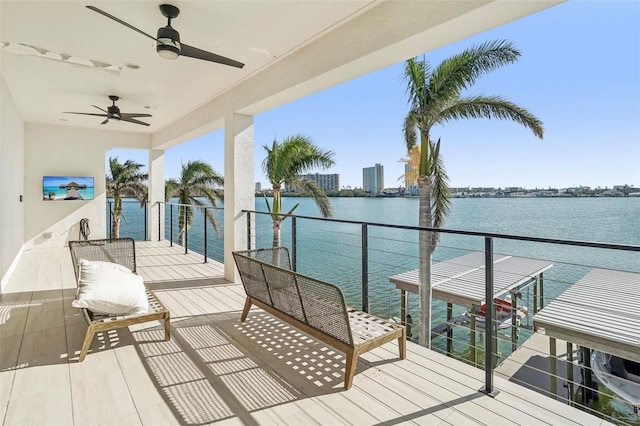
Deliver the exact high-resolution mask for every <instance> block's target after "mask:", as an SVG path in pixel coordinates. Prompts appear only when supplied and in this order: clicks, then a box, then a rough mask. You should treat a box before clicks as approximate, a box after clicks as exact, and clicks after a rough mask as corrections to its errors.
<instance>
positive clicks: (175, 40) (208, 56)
mask: <svg viewBox="0 0 640 426" xmlns="http://www.w3.org/2000/svg"><path fill="white" fill-rule="evenodd" d="M87 9H90V10H93V11H94V12H98V13H99V14H101V15H104V16H106V17H107V18H109V19H113V20H114V21H116V22H118V23H119V24H122V25H124V26H125V27H128V28H130V29H132V30H134V31H136V32H138V33H140V34H142V35H144V36H146V37H149V38H150V39H152V40H155V41H156V51H157V52H158V54H159V55H160V56H161V57H163V58H165V59H177V58H178V56H188V57H190V58H195V59H202V60H203V61H210V62H216V63H219V64H223V65H229V66H232V67H236V68H242V67H244V64H243V63H241V62H238V61H234V60H233V59H229V58H225V57H224V56H220V55H216V54H215V53H211V52H207V51H205V50H201V49H198V48H196V47H192V46H188V45H186V44H182V43H180V33H179V32H178V31H176V30H174V29H173V27H172V26H171V20H172V19H174V18H176V17H177V16H178V15H179V14H180V9H178V8H177V7H175V6H172V5H170V4H161V5H160V12H162V14H163V15H164V16H165V17H166V18H167V20H168V22H167V26H165V27H160V28H158V36H157V37H153V36H151V35H149V34H147V33H145V32H144V31H142V30H139V29H138V28H136V27H134V26H133V25H131V24H128V23H127V22H124V21H123V20H121V19H119V18H116V17H115V16H113V15H111V14H109V13H107V12H105V11H103V10H100V9H98V8H97V7H95V6H87Z"/></svg>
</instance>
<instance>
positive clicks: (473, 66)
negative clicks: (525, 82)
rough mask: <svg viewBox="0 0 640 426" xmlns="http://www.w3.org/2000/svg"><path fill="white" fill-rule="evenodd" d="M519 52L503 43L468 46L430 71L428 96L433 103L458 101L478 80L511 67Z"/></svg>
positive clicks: (506, 42)
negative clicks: (502, 68) (429, 92)
mask: <svg viewBox="0 0 640 426" xmlns="http://www.w3.org/2000/svg"><path fill="white" fill-rule="evenodd" d="M519 57H520V52H519V51H518V50H517V49H515V48H514V47H513V45H512V44H511V43H510V42H508V41H505V40H494V41H489V42H486V43H482V44H479V45H474V46H471V47H470V48H468V49H465V50H464V51H462V52H461V53H459V54H457V55H453V56H451V57H449V58H447V59H445V60H444V61H442V62H441V63H440V65H438V66H437V67H436V69H435V70H434V71H433V77H432V79H431V85H430V89H431V93H432V95H433V97H434V98H437V99H444V100H447V99H452V98H455V97H458V96H459V95H460V93H461V91H462V90H464V89H468V88H469V87H471V86H472V85H473V84H475V82H476V81H477V80H478V78H480V77H481V76H482V75H484V74H487V73H489V72H491V71H493V70H495V69H497V68H499V67H502V66H505V65H508V64H511V63H514V62H516V61H517V60H518V58H519Z"/></svg>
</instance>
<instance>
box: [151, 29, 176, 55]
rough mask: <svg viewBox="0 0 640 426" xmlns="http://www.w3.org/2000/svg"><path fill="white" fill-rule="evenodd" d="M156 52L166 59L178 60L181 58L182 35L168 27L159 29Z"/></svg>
mask: <svg viewBox="0 0 640 426" xmlns="http://www.w3.org/2000/svg"><path fill="white" fill-rule="evenodd" d="M157 39H158V42H157V43H156V51H157V52H158V54H159V55H160V56H162V57H163V58H165V59H176V58H177V57H178V56H180V33H178V31H176V30H174V29H173V28H171V27H169V26H166V27H162V28H158V37H157Z"/></svg>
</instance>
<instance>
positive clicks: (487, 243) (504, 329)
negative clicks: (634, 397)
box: [245, 211, 640, 424]
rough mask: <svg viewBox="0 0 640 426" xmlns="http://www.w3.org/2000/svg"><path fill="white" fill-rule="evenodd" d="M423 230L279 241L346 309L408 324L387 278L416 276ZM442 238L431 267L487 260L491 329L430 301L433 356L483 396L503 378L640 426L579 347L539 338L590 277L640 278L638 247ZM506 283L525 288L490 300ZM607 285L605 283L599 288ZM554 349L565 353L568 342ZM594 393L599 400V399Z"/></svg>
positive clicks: (265, 233) (385, 228) (366, 226)
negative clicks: (477, 376)
mask: <svg viewBox="0 0 640 426" xmlns="http://www.w3.org/2000/svg"><path fill="white" fill-rule="evenodd" d="M245 213H246V214H247V216H248V220H247V224H248V225H247V237H248V241H249V242H250V243H249V244H250V247H253V248H260V247H268V246H270V245H271V244H272V232H273V231H272V221H271V218H270V216H269V215H268V213H266V212H258V211H245ZM284 216H287V215H284ZM421 230H424V229H421V228H419V227H415V226H401V225H388V224H381V223H366V222H365V223H363V222H358V221H349V220H335V219H323V218H318V217H308V216H295V215H290V216H287V219H286V220H285V221H283V224H282V230H281V233H282V235H281V243H282V245H284V246H286V247H288V248H289V249H290V251H291V253H292V257H293V258H294V259H295V263H294V265H295V267H296V268H297V270H298V271H299V272H301V273H304V274H307V275H311V276H314V277H316V278H319V279H322V280H325V281H329V282H331V283H333V284H336V285H338V286H340V287H341V288H342V289H343V292H344V294H345V298H346V299H347V303H348V304H350V305H352V306H357V307H360V305H362V307H363V308H365V309H368V310H369V311H370V312H372V313H374V314H376V315H378V316H381V317H395V318H397V320H398V321H404V322H406V317H405V318H403V315H402V314H401V308H402V301H401V300H400V297H398V293H399V290H398V289H397V288H396V287H395V286H394V284H393V283H391V282H390V277H392V276H394V275H396V274H401V273H403V272H407V271H409V270H413V269H416V268H418V264H419V253H418V233H419V232H420V231H421ZM431 230H432V231H434V230H433V229H431ZM438 232H440V233H441V241H440V243H439V245H438V246H437V248H436V250H435V252H434V253H433V264H434V265H435V264H438V263H441V262H445V261H446V262H447V263H449V265H450V266H451V268H454V269H455V267H464V266H466V265H465V264H464V263H460V262H463V261H461V260H459V259H464V256H466V255H469V254H473V253H474V252H480V253H482V256H483V257H484V258H485V260H484V262H483V265H482V267H481V270H478V271H476V272H474V273H475V274H476V275H478V276H480V277H481V279H482V280H484V281H483V282H482V285H483V291H484V297H483V300H484V301H486V302H487V303H486V309H485V311H486V313H485V314H484V315H482V318H481V316H480V315H478V316H476V317H475V320H476V322H483V323H484V322H486V323H488V324H491V325H492V326H490V327H480V326H477V327H476V329H475V330H473V329H472V327H471V325H472V315H471V310H470V307H468V306H464V305H459V304H455V303H449V304H448V303H447V302H446V301H442V300H436V299H434V300H433V308H432V323H433V325H434V326H435V327H434V329H436V328H438V326H440V327H439V329H438V330H437V331H439V333H436V334H432V336H433V341H432V349H434V350H437V351H440V352H443V353H446V354H448V355H449V356H451V357H453V358H455V359H458V360H460V361H462V362H465V363H469V364H471V365H475V366H478V367H481V368H483V369H484V370H485V375H486V376H485V391H486V392H487V393H492V392H493V391H495V387H494V383H493V377H494V376H495V375H498V376H500V377H504V378H508V379H509V380H511V381H514V382H517V383H520V384H522V385H524V386H527V387H530V388H532V389H535V390H538V391H539V392H541V393H543V394H545V395H547V396H551V397H554V398H555V399H558V400H562V401H564V402H566V403H570V404H572V405H576V406H580V407H581V408H583V409H584V410H585V411H589V412H591V413H593V414H596V415H598V416H600V417H603V418H605V419H607V420H610V421H614V422H617V423H621V424H626V423H628V424H637V423H638V421H640V419H639V418H637V417H634V416H636V415H635V414H634V413H633V407H632V405H633V404H632V403H630V402H629V400H626V399H624V398H622V397H620V396H619V395H617V394H615V393H614V392H613V391H610V390H605V391H604V392H603V390H602V389H594V388H595V386H594V385H593V382H591V381H589V380H587V379H588V377H587V376H589V375H590V374H592V373H589V372H590V371H592V367H590V365H589V363H588V362H586V361H585V360H584V358H585V357H586V356H582V359H583V360H582V361H580V359H581V358H580V356H579V352H577V351H576V348H578V346H579V345H578V344H577V343H573V344H571V348H572V350H571V351H569V353H567V352H566V351H565V350H564V349H563V350H557V349H551V345H550V343H551V342H561V341H560V339H559V338H557V337H554V336H552V335H551V334H549V331H546V333H547V334H546V335H545V334H542V333H540V332H536V331H535V330H534V325H535V321H534V320H533V318H534V315H535V314H536V313H537V312H539V311H541V310H542V309H544V308H545V307H547V306H548V305H549V304H550V303H551V302H553V301H554V300H556V299H557V298H558V297H560V295H561V294H563V292H565V291H566V290H567V289H569V288H571V287H572V286H575V285H576V283H577V282H579V281H580V280H581V279H582V278H583V277H584V276H585V275H587V274H588V273H589V272H590V271H592V270H594V269H604V270H612V271H613V270H620V271H626V272H628V273H631V274H638V275H637V277H640V257H639V256H638V254H639V253H640V246H637V245H624V244H608V243H597V242H586V241H571V240H560V239H552V238H536V237H525V236H517V235H507V234H495V233H483V232H471V231H458V230H445V229H439V230H438ZM450 236H455V238H450ZM494 256H498V257H501V258H502V257H503V258H518V257H523V258H526V259H531V260H533V261H537V262H542V263H543V264H546V263H548V264H549V265H551V266H550V267H549V268H548V269H545V270H544V271H543V272H541V273H540V274H539V275H536V276H535V277H530V276H528V275H526V274H522V273H520V272H519V271H518V270H517V269H512V270H510V269H507V270H505V269H504V268H501V267H500V262H498V263H495V260H494V262H487V261H486V259H495V258H494ZM494 264H495V265H494ZM503 265H505V264H504V263H503ZM487 266H488V267H487ZM478 276H474V275H473V274H471V273H467V274H466V275H462V276H459V277H457V278H456V285H458V286H460V288H464V287H466V286H472V285H476V284H477V280H478ZM634 276H635V275H634ZM434 280H435V278H434ZM505 280H507V281H510V282H518V283H520V284H519V285H518V286H516V287H515V289H512V290H510V291H506V292H505V293H503V294H501V295H499V296H498V299H500V300H498V299H496V301H494V296H495V292H494V291H493V289H492V285H495V287H496V288H501V287H500V285H502V281H505ZM607 285H608V283H607V282H605V283H603V285H602V287H603V288H606V287H607ZM638 291H640V278H638V281H637V282H635V283H634V284H633V285H632V286H631V288H629V289H628V290H627V291H625V290H622V291H619V293H620V294H618V295H617V296H616V297H617V298H619V299H621V300H622V299H625V298H626V299H630V298H633V297H635V295H636V294H638ZM507 297H510V299H511V302H513V303H512V307H511V308H509V309H507V310H504V309H500V310H495V309H496V306H498V307H500V305H502V304H503V303H504V300H505V299H506V298H507ZM407 299H408V300H407V302H406V305H407V306H406V307H405V308H406V312H407V313H408V314H409V315H410V316H411V323H410V324H408V325H410V326H411V328H412V333H413V335H414V336H416V335H417V334H418V333H417V331H418V327H419V326H420V324H419V320H418V318H419V315H418V314H419V303H418V298H417V295H416V294H412V293H409V295H408V297H407ZM637 300H638V302H636V310H635V312H637V308H638V307H640V297H638V299H637ZM569 303H570V306H571V311H572V312H568V313H567V315H575V314H576V313H579V312H580V310H581V309H582V308H583V306H581V302H580V301H579V300H571V301H569ZM476 308H479V307H478V306H476ZM514 313H515V314H516V315H515V316H514V315H513V314H514ZM635 315H636V316H635V317H633V318H635V319H636V321H637V322H638V324H640V317H638V316H637V313H636V314H635ZM485 317H486V318H485ZM480 320H482V321H480ZM456 321H457V322H456ZM443 324H444V326H442V325H443ZM636 326H637V325H636ZM539 331H542V330H539ZM562 342H564V341H562ZM581 343H582V344H583V345H584V342H581ZM558 344H559V345H561V346H559V347H560V348H563V347H564V346H562V345H564V344H567V343H558ZM583 347H584V346H580V348H583ZM580 353H581V352H580ZM554 360H556V364H557V365H556V366H554V365H555V364H554V362H552V361H554ZM565 364H571V368H566V367H563V365H565ZM574 370H575V371H574ZM569 371H570V373H569ZM527 372H528V373H529V375H532V376H535V377H537V378H538V379H537V381H536V382H531V380H529V379H528V378H527ZM593 374H595V373H593ZM602 387H603V388H604V386H602ZM558 388H561V389H560V390H558ZM639 389H640V388H639ZM563 392H564V393H563ZM585 394H586V395H587V396H588V397H587V398H584V396H583V395H585ZM596 395H597V396H599V401H595V400H594V398H595V396H596ZM585 402H586V403H585ZM611 407H614V408H611Z"/></svg>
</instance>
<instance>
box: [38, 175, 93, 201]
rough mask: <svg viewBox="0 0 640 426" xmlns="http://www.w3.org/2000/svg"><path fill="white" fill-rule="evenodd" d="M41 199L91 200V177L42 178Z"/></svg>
mask: <svg viewBox="0 0 640 426" xmlns="http://www.w3.org/2000/svg"><path fill="white" fill-rule="evenodd" d="M42 199H43V200H45V201H59V200H93V176H43V177H42Z"/></svg>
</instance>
